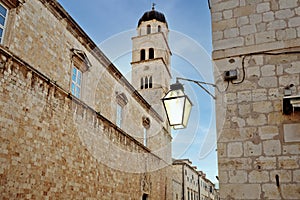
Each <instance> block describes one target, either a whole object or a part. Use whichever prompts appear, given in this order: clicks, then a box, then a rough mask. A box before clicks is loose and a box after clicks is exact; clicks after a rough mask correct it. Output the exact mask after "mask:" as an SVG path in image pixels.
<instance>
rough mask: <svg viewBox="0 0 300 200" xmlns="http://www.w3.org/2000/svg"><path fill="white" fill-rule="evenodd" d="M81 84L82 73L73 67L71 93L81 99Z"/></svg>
mask: <svg viewBox="0 0 300 200" xmlns="http://www.w3.org/2000/svg"><path fill="white" fill-rule="evenodd" d="M81 82H82V72H81V71H80V70H79V69H77V68H76V67H74V66H73V70H72V85H71V93H72V94H73V95H74V96H75V97H77V98H80V91H81Z"/></svg>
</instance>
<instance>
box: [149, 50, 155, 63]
mask: <svg viewBox="0 0 300 200" xmlns="http://www.w3.org/2000/svg"><path fill="white" fill-rule="evenodd" d="M154 57H155V56H154V48H149V60H150V59H154Z"/></svg>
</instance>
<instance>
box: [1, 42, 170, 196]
mask: <svg viewBox="0 0 300 200" xmlns="http://www.w3.org/2000/svg"><path fill="white" fill-rule="evenodd" d="M0 57H1V67H0V80H1V81H0V90H1V93H0V111H1V115H0V116H1V117H0V119H1V120H0V130H1V137H0V143H1V152H0V162H1V164H0V178H1V187H0V188H1V189H0V194H1V195H0V196H1V199H45V198H53V199H86V198H89V199H140V198H141V196H142V193H143V192H144V193H149V197H150V198H152V199H156V198H157V197H159V198H168V197H170V196H171V188H170V185H171V179H169V177H168V176H166V175H167V174H168V165H167V163H166V161H164V160H162V159H160V158H159V157H157V156H156V155H154V154H153V153H151V152H150V151H149V150H148V149H147V148H145V147H144V146H143V145H142V144H140V143H139V142H138V141H137V140H135V139H134V138H133V137H131V136H129V135H128V134H126V133H125V132H123V131H122V130H120V129H119V128H117V127H116V126H115V125H114V124H113V123H111V122H110V121H109V120H107V119H106V118H104V117H103V116H101V115H100V114H99V113H97V112H96V111H94V110H93V109H92V108H91V107H89V106H88V105H87V104H85V103H83V102H81V101H78V100H76V99H72V96H70V95H69V94H68V93H67V92H66V91H65V90H63V89H62V88H60V87H59V86H58V85H57V84H55V83H54V82H52V81H50V80H49V79H48V78H47V77H46V76H43V75H42V74H41V73H39V72H38V71H36V70H35V69H34V68H32V67H31V66H29V65H28V64H26V63H25V62H23V61H22V60H21V59H19V58H18V57H15V56H14V55H13V54H12V53H10V52H7V51H6V50H4V49H2V48H1V50H0Z"/></svg>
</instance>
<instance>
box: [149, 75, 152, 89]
mask: <svg viewBox="0 0 300 200" xmlns="http://www.w3.org/2000/svg"><path fill="white" fill-rule="evenodd" d="M149 88H152V76H150V77H149Z"/></svg>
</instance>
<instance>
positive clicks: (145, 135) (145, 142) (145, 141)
mask: <svg viewBox="0 0 300 200" xmlns="http://www.w3.org/2000/svg"><path fill="white" fill-rule="evenodd" d="M147 137H148V136H147V129H146V128H145V127H144V146H147Z"/></svg>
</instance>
